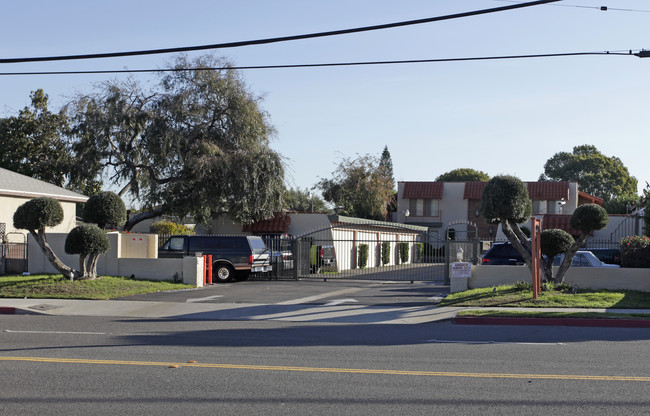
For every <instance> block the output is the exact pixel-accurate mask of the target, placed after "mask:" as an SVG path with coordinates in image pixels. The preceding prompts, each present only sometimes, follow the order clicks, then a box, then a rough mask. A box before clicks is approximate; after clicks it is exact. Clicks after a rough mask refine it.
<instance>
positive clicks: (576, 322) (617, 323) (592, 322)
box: [453, 316, 650, 328]
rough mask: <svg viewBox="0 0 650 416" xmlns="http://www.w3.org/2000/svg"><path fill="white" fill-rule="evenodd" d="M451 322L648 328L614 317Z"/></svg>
mask: <svg viewBox="0 0 650 416" xmlns="http://www.w3.org/2000/svg"><path fill="white" fill-rule="evenodd" d="M453 322H454V323H455V324H458V325H527V326H530V325H533V326H534V325H537V326H584V327H613V328H650V320H647V319H624V318H623V319H615V318H611V319H610V318H602V319H600V318H508V317H496V316H492V317H488V316H486V317H478V316H457V317H455V318H454V319H453Z"/></svg>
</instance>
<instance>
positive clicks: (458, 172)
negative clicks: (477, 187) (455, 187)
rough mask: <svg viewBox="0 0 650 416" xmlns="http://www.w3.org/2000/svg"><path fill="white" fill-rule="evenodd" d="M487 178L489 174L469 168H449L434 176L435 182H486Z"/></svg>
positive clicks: (488, 178)
mask: <svg viewBox="0 0 650 416" xmlns="http://www.w3.org/2000/svg"><path fill="white" fill-rule="evenodd" d="M489 180H490V175H488V174H487V173H485V172H482V171H480V170H475V169H471V168H460V169H454V170H450V171H449V172H446V173H443V174H442V175H440V176H438V177H437V178H436V182H471V181H475V182H487V181H489Z"/></svg>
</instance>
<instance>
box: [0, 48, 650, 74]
mask: <svg viewBox="0 0 650 416" xmlns="http://www.w3.org/2000/svg"><path fill="white" fill-rule="evenodd" d="M640 53H641V52H638V53H632V50H629V51H628V52H609V51H604V52H566V53H545V54H529V55H504V56H478V57H467V58H436V59H409V60H394V61H363V62H331V63H316V64H288V65H253V66H222V67H205V68H159V69H115V70H88V71H37V72H0V76H20V75H83V74H126V73H131V74H133V73H145V72H182V71H222V70H227V69H236V70H253V69H292V68H324V67H343V66H364V65H396V64H422V63H436V62H462V61H488V60H501V59H528V58H553V57H567V56H586V55H613V56H640Z"/></svg>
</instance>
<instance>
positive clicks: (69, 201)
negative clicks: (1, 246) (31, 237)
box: [0, 168, 88, 242]
mask: <svg viewBox="0 0 650 416" xmlns="http://www.w3.org/2000/svg"><path fill="white" fill-rule="evenodd" d="M42 196H46V197H50V198H53V199H56V200H57V201H59V202H60V203H61V206H62V207H63V222H62V223H61V224H59V225H57V226H56V227H50V228H48V229H47V232H48V233H50V232H51V233H67V232H69V231H70V230H72V229H73V228H74V227H75V225H76V203H77V202H86V201H87V200H88V197H87V196H85V195H81V194H78V193H76V192H72V191H69V190H67V189H64V188H61V187H60V186H56V185H52V184H50V183H47V182H43V181H41V180H38V179H34V178H30V177H29V176H25V175H21V174H19V173H16V172H12V171H10V170H7V169H2V168H0V237H1V238H2V241H8V242H25V241H27V234H28V231H27V230H17V229H15V228H14V220H13V218H14V213H15V212H16V209H17V208H18V207H19V206H21V205H22V204H24V203H25V202H27V201H29V200H30V199H32V198H37V197H42Z"/></svg>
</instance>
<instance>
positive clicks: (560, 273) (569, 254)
mask: <svg viewBox="0 0 650 416" xmlns="http://www.w3.org/2000/svg"><path fill="white" fill-rule="evenodd" d="M588 236H589V235H588V234H587V233H582V234H580V237H578V238H577V239H576V241H575V243H573V245H572V246H571V247H570V248H569V249H568V250H567V251H566V253H564V260H562V264H560V268H559V269H558V270H557V274H556V275H555V283H556V284H562V283H564V275H565V274H566V272H567V270H569V267H571V263H572V262H573V256H575V254H576V252H577V251H578V250H580V247H582V246H583V245H584V243H585V241H587V237H588Z"/></svg>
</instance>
